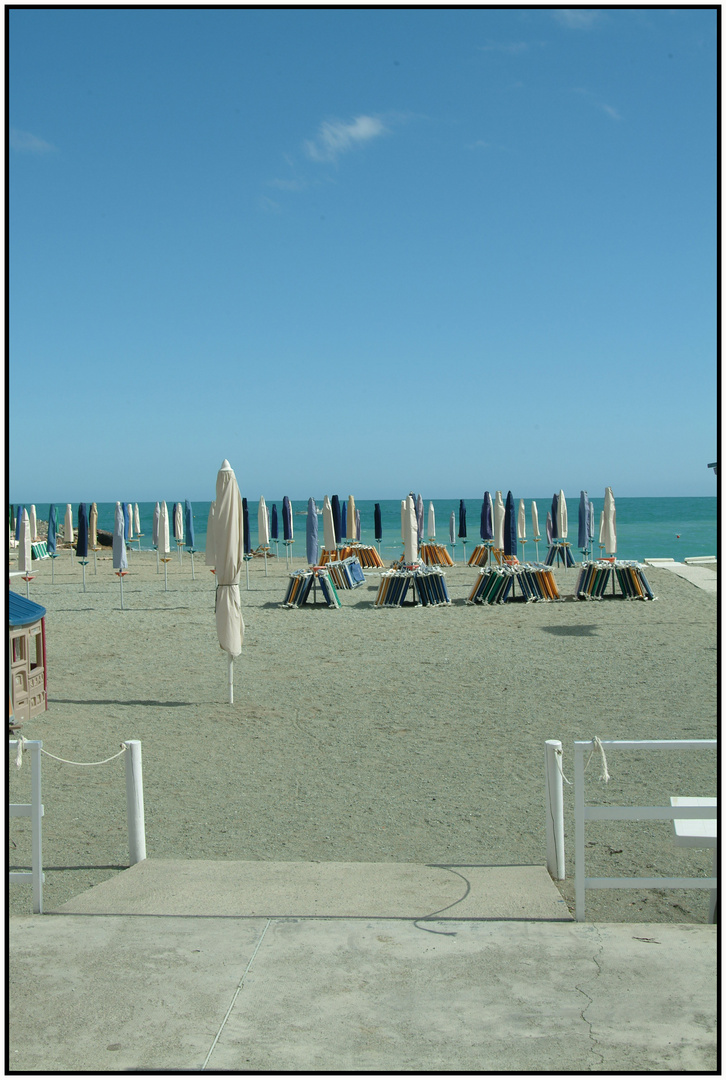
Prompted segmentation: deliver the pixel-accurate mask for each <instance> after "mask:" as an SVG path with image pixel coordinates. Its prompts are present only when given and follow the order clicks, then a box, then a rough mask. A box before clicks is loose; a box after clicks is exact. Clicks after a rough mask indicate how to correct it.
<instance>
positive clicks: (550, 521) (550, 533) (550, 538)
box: [545, 510, 552, 544]
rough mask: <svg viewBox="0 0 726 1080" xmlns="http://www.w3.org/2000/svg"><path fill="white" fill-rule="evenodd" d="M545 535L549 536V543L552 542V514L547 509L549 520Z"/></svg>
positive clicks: (546, 524)
mask: <svg viewBox="0 0 726 1080" xmlns="http://www.w3.org/2000/svg"><path fill="white" fill-rule="evenodd" d="M545 536H546V537H547V543H548V544H551V543H552V514H551V513H550V511H549V510H548V511H547V520H546V522H545Z"/></svg>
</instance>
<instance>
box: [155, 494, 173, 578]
mask: <svg viewBox="0 0 726 1080" xmlns="http://www.w3.org/2000/svg"><path fill="white" fill-rule="evenodd" d="M156 550H157V551H158V553H159V555H160V557H161V561H162V562H163V564H164V592H168V588H169V582H168V575H167V564H168V562H169V553H170V551H171V548H170V547H169V511H168V510H167V508H166V502H160V503H159V539H158V543H157V545H156Z"/></svg>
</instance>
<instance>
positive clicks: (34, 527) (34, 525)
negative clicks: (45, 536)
mask: <svg viewBox="0 0 726 1080" xmlns="http://www.w3.org/2000/svg"><path fill="white" fill-rule="evenodd" d="M28 521H29V522H30V540H31V543H33V544H34V543H35V541H36V540H37V539H38V522H37V521H36V518H35V506H34V505H32V506H31V507H30V512H29V514H28Z"/></svg>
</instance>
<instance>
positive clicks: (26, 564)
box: [18, 509, 33, 597]
mask: <svg viewBox="0 0 726 1080" xmlns="http://www.w3.org/2000/svg"><path fill="white" fill-rule="evenodd" d="M32 569H33V548H32V543H31V539H30V517H29V516H28V511H27V510H25V509H24V510H23V514H22V517H21V519H20V540H19V543H18V570H22V571H23V573H24V574H25V575H26V577H25V595H26V596H28V597H30V576H29V575H30V572H31V570H32Z"/></svg>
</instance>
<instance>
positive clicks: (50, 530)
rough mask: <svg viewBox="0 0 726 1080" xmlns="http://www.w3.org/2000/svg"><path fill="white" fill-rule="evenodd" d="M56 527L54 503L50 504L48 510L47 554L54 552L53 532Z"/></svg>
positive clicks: (54, 532)
mask: <svg viewBox="0 0 726 1080" xmlns="http://www.w3.org/2000/svg"><path fill="white" fill-rule="evenodd" d="M57 528H58V526H57V524H56V520H55V503H51V504H50V509H49V510H48V554H49V555H52V554H53V553H54V552H55V534H56V529H57Z"/></svg>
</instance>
